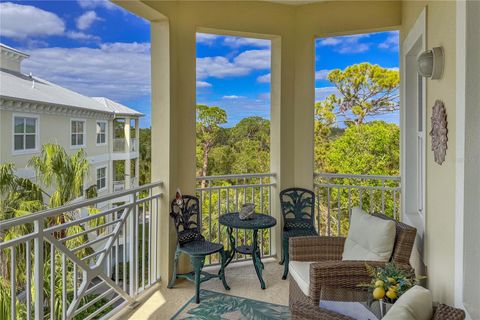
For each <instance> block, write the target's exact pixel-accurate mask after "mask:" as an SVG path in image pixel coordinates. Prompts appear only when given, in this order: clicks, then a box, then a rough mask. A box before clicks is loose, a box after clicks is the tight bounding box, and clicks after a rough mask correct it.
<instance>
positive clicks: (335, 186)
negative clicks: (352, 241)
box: [314, 173, 401, 236]
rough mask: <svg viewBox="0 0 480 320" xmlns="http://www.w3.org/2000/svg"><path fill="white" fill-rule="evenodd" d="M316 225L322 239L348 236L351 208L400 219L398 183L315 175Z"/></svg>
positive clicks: (393, 179) (384, 178)
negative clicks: (333, 236) (325, 236)
mask: <svg viewBox="0 0 480 320" xmlns="http://www.w3.org/2000/svg"><path fill="white" fill-rule="evenodd" d="M314 178H315V179H314V180H315V181H314V183H315V194H316V199H317V202H316V217H315V220H316V224H317V229H318V230H319V232H320V234H321V235H329V236H330V235H341V236H345V235H346V234H347V233H348V228H349V222H350V212H351V208H352V207H354V206H358V207H361V208H362V209H363V210H365V211H367V212H370V213H373V212H375V213H384V214H386V215H388V216H390V217H392V218H395V219H397V220H398V219H399V217H400V192H401V179H400V177H398V176H378V175H352V174H336V173H316V174H315V175H314Z"/></svg>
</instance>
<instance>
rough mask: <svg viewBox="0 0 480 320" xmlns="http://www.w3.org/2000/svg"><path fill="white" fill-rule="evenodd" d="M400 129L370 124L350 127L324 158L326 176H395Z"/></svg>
mask: <svg viewBox="0 0 480 320" xmlns="http://www.w3.org/2000/svg"><path fill="white" fill-rule="evenodd" d="M399 145H400V129H399V128H398V125H396V124H391V123H386V122H384V121H373V122H369V123H365V124H362V125H358V126H352V127H349V128H347V129H346V130H345V133H344V134H343V135H341V136H340V137H339V138H337V139H335V140H334V141H332V142H331V143H330V148H329V151H328V154H327V155H326V157H325V169H326V171H327V172H334V173H350V174H378V175H398V174H399V161H400V160H399V159H400V157H399V155H400V152H399Z"/></svg>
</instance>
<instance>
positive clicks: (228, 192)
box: [196, 173, 275, 265]
mask: <svg viewBox="0 0 480 320" xmlns="http://www.w3.org/2000/svg"><path fill="white" fill-rule="evenodd" d="M274 177H275V175H274V174H271V173H265V174H239V175H225V176H209V177H197V188H196V193H197V196H198V198H199V200H200V207H201V212H202V223H201V224H202V226H201V227H202V234H203V235H204V236H205V238H206V239H207V240H209V241H213V242H220V243H222V244H223V245H224V246H225V248H228V246H229V242H228V235H227V231H226V228H225V227H223V226H221V225H220V224H219V223H218V218H219V216H220V215H222V214H225V213H227V212H238V211H239V210H240V207H241V206H242V204H244V203H255V210H256V212H261V213H266V214H269V215H271V214H272V192H274V187H275V181H274ZM234 236H235V241H236V245H241V244H246V245H251V242H252V231H248V230H238V229H237V230H236V231H235V232H234ZM259 241H260V249H261V255H262V257H269V256H272V255H273V252H272V237H271V230H270V229H268V230H262V231H259ZM249 258H250V256H245V255H241V254H237V255H236V256H235V258H234V261H239V260H246V259H249ZM218 259H219V257H218V255H215V256H211V257H209V258H208V259H207V260H206V262H205V263H206V264H210V265H211V264H217V263H218V262H219V260H218Z"/></svg>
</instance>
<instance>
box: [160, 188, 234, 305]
mask: <svg viewBox="0 0 480 320" xmlns="http://www.w3.org/2000/svg"><path fill="white" fill-rule="evenodd" d="M170 216H171V217H172V218H173V220H174V222H175V228H176V230H177V249H176V251H175V261H174V265H173V275H172V279H171V280H170V283H169V284H168V288H173V285H174V284H175V281H176V280H177V279H179V278H182V279H188V280H190V281H193V282H194V283H195V301H196V303H199V302H200V283H202V282H204V281H207V280H210V279H212V278H219V279H220V280H222V282H223V286H224V287H225V289H226V290H230V288H229V287H228V284H227V281H226V280H225V261H226V256H225V251H224V248H223V245H222V244H220V243H213V242H210V241H207V240H205V238H204V237H203V236H202V234H201V231H200V230H201V221H202V218H201V215H200V206H199V201H198V198H197V197H194V196H187V195H185V196H182V198H181V200H177V199H174V200H173V201H172V204H171V212H170ZM182 252H183V253H185V254H187V255H189V256H190V261H191V262H192V266H193V271H192V272H189V273H184V274H177V263H178V258H179V256H180V253H182ZM217 252H218V253H219V254H220V272H219V273H218V274H211V273H207V272H202V268H203V266H204V264H205V257H206V256H208V255H211V254H214V253H217Z"/></svg>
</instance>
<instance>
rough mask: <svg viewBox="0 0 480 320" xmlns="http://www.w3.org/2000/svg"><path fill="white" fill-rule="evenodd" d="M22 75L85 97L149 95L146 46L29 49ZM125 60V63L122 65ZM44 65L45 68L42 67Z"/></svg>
mask: <svg viewBox="0 0 480 320" xmlns="http://www.w3.org/2000/svg"><path fill="white" fill-rule="evenodd" d="M28 53H29V54H30V58H29V59H27V60H25V61H24V63H23V66H24V67H23V69H24V71H25V72H26V73H29V72H32V73H33V74H34V75H36V76H38V77H40V78H43V79H46V80H48V81H51V82H53V83H56V84H58V85H60V86H64V87H66V88H69V89H71V90H74V91H77V92H79V93H81V94H84V95H87V96H106V97H109V98H111V99H113V100H130V99H132V100H133V99H136V98H139V97H144V96H147V95H149V94H150V91H151V90H150V44H148V43H107V44H103V45H101V46H100V47H98V48H88V47H79V48H41V49H34V50H29V51H28ZM126 61H128V63H125V62H126ZM46 66H48V67H46Z"/></svg>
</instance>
